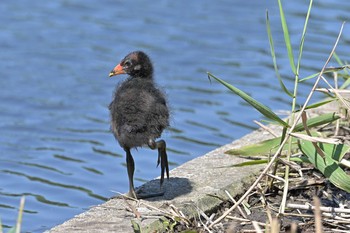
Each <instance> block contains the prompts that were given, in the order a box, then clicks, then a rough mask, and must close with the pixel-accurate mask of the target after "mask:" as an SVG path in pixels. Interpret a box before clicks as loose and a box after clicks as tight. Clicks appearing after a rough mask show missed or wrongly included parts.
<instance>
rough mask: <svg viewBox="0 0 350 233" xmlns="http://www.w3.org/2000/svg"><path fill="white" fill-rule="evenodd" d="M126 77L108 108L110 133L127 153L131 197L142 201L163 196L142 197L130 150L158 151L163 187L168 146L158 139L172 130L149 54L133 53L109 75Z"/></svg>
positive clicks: (160, 194) (155, 194)
mask: <svg viewBox="0 0 350 233" xmlns="http://www.w3.org/2000/svg"><path fill="white" fill-rule="evenodd" d="M121 74H127V75H128V77H127V78H126V79H125V80H124V81H122V82H121V83H119V84H118V85H117V87H116V89H115V92H114V97H113V100H112V102H111V103H110V105H109V110H110V118H111V131H112V133H113V134H114V137H115V138H116V140H117V141H118V143H119V145H120V146H121V147H122V148H123V149H124V151H125V153H126V166H127V173H128V178H129V192H128V196H130V197H132V198H135V199H139V198H149V197H154V196H162V195H164V192H163V191H161V192H159V193H149V194H140V193H136V191H135V187H134V181H133V177H134V171H135V163H134V159H133V156H132V154H131V149H133V148H138V147H142V146H145V145H148V147H149V148H151V149H152V150H155V149H158V160H157V167H158V166H159V164H160V167H161V177H160V187H162V184H163V182H164V175H165V174H166V176H167V179H169V165H168V156H167V152H166V142H165V140H163V139H159V140H158V138H160V137H161V134H162V132H163V130H164V129H166V128H167V127H168V126H169V115H170V114H169V108H168V104H167V99H166V96H165V94H164V93H163V91H162V90H161V89H159V88H158V87H157V85H156V83H155V81H154V78H153V65H152V62H151V60H150V58H149V57H148V55H147V54H146V53H144V52H143V51H134V52H131V53H129V54H128V55H126V56H125V57H124V58H123V59H122V60H121V61H120V63H119V64H118V65H117V66H115V67H114V69H113V70H112V71H111V72H110V73H109V77H113V76H116V75H121Z"/></svg>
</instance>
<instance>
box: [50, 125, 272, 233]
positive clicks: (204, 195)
mask: <svg viewBox="0 0 350 233" xmlns="http://www.w3.org/2000/svg"><path fill="white" fill-rule="evenodd" d="M274 130H275V131H276V132H279V130H278V128H277V127H274ZM268 138H271V136H270V135H269V134H268V133H267V132H265V131H263V130H261V129H259V130H257V131H254V132H252V133H250V134H248V135H246V136H244V137H243V138H241V139H239V140H236V141H234V142H232V143H230V144H227V145H225V146H222V147H220V148H218V149H216V150H213V151H211V152H209V153H208V154H206V155H204V156H201V157H198V158H195V159H193V160H191V161H189V162H187V163H185V164H183V165H181V166H179V167H177V168H175V169H173V170H172V171H170V177H171V178H170V179H169V180H165V182H164V190H165V195H164V196H163V197H157V198H152V199H147V200H142V202H144V203H147V204H149V205H152V206H154V207H157V208H159V209H163V210H169V208H170V207H169V205H170V204H172V205H174V206H175V207H177V208H178V209H179V210H181V211H182V212H183V213H184V214H185V215H186V216H194V215H197V213H198V208H199V209H201V210H202V211H210V210H213V209H214V208H216V207H218V205H219V204H221V203H222V202H223V200H227V199H228V197H227V195H226V194H225V193H224V191H225V190H227V191H229V192H230V193H231V195H232V196H235V195H239V194H242V193H243V192H244V190H245V189H246V187H247V186H248V185H250V184H251V183H252V182H253V180H254V179H255V176H256V175H257V174H258V172H259V171H260V170H261V168H262V167H263V166H264V165H259V166H249V167H242V168H239V167H235V168H233V167H227V166H229V165H232V164H236V163H240V162H243V161H245V160H244V159H242V158H238V157H235V156H229V155H226V154H224V152H225V151H227V150H228V149H231V148H238V147H241V146H243V145H247V144H251V143H255V142H259V141H262V140H265V139H268ZM140 188H142V189H144V190H145V191H146V192H149V191H151V190H159V179H156V180H152V181H150V182H147V183H146V184H144V185H142V186H141V187H140ZM128 203H129V204H131V205H132V206H134V207H135V208H136V209H137V211H138V212H139V213H140V214H141V218H140V219H137V218H135V216H134V214H133V213H132V212H130V211H129V210H128V209H130V207H129V204H128ZM128 203H127V202H126V201H125V200H123V199H121V198H118V197H117V198H113V199H111V200H109V201H107V202H105V203H103V204H101V205H98V206H96V207H93V208H91V209H90V210H88V211H86V212H84V213H82V214H79V215H77V216H75V217H74V218H72V219H70V220H68V221H66V222H65V223H63V224H61V225H58V226H56V227H54V228H52V229H50V230H49V231H47V232H52V233H61V232H62V233H63V232H84V233H85V232H94V233H95V232H134V230H133V228H132V223H131V222H132V220H134V221H136V222H137V223H138V224H140V226H142V228H143V229H147V231H148V230H149V231H151V228H152V229H153V230H154V229H156V228H157V227H161V225H162V224H160V221H159V219H160V218H161V217H162V216H164V214H162V213H161V212H159V211H156V210H153V209H151V208H147V207H144V205H140V206H138V203H137V202H134V201H128Z"/></svg>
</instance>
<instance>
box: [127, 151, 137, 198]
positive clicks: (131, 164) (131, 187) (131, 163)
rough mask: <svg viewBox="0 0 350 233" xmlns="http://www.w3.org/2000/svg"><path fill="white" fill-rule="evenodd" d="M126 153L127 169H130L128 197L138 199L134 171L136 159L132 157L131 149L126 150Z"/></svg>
mask: <svg viewBox="0 0 350 233" xmlns="http://www.w3.org/2000/svg"><path fill="white" fill-rule="evenodd" d="M125 152H126V167H127V169H128V177H129V193H128V195H129V196H130V197H133V198H136V199H137V195H136V192H135V188H134V171H135V163H134V159H133V157H132V155H131V152H130V149H129V148H125Z"/></svg>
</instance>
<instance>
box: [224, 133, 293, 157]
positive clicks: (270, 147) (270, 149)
mask: <svg viewBox="0 0 350 233" xmlns="http://www.w3.org/2000/svg"><path fill="white" fill-rule="evenodd" d="M296 142H297V139H295V138H293V141H292V143H295V144H296ZM280 144H281V137H277V138H272V139H268V140H265V141H261V142H258V143H256V144H251V145H247V146H243V147H240V148H236V149H231V150H228V151H226V152H225V153H226V154H229V155H240V156H265V155H271V154H274V153H275V152H276V151H277V149H278V147H279V145H280ZM281 154H282V152H281Z"/></svg>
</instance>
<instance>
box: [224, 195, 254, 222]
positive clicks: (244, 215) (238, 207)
mask: <svg viewBox="0 0 350 233" xmlns="http://www.w3.org/2000/svg"><path fill="white" fill-rule="evenodd" d="M225 193H226V194H227V196H228V197H229V198H230V199H231V201H232V202H233V203H234V204H236V200H235V199H234V198H233V197H232V196H231V194H230V193H229V192H228V191H227V190H225ZM237 209H238V211H239V212H240V213H241V215H242V216H243V218H248V217H247V215H246V214H245V213H244V212H243V210H242V208H241V207H240V206H237Z"/></svg>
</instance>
